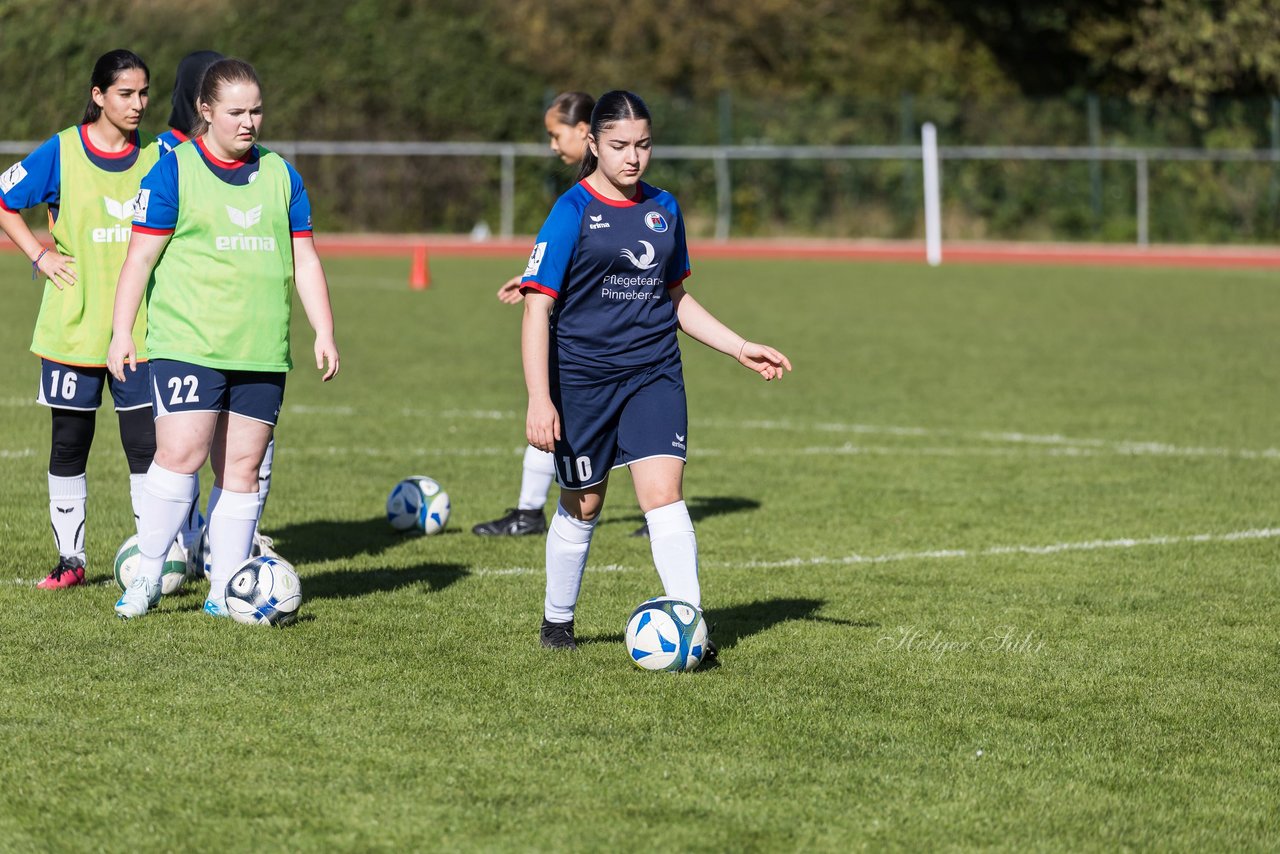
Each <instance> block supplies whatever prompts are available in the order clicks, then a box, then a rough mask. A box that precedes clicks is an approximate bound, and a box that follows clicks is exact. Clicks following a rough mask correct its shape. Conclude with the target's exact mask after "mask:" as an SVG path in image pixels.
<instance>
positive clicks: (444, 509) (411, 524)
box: [387, 475, 449, 534]
mask: <svg viewBox="0 0 1280 854" xmlns="http://www.w3.org/2000/svg"><path fill="white" fill-rule="evenodd" d="M387 521H388V522H390V523H391V527H393V528H395V529H396V530H397V531H412V530H415V529H416V530H418V531H421V532H422V533H424V534H438V533H440V532H441V531H443V530H444V526H445V525H447V524H448V523H449V493H447V492H445V491H444V489H443V488H442V487H441V486H440V484H438V483H436V482H435V481H434V480H432V479H431V478H429V477H423V476H422V475H414V476H413V477H406V478H405V479H404V480H402V481H400V482H399V483H397V484H396V485H395V488H393V489H392V490H391V494H390V495H389V496H387Z"/></svg>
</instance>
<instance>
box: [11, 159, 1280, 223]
mask: <svg viewBox="0 0 1280 854" xmlns="http://www.w3.org/2000/svg"><path fill="white" fill-rule="evenodd" d="M37 145H38V143H35V142H21V141H0V154H5V155H17V156H21V155H24V154H27V153H29V152H30V151H32V150H33V149H34V148H35V147H36V146H37ZM271 147H272V149H273V150H275V151H278V152H280V153H281V154H282V155H284V156H286V157H291V158H292V157H296V156H298V155H318V156H334V157H466V158H495V159H497V160H498V162H499V165H500V169H499V176H500V177H499V187H498V193H499V198H500V218H499V233H500V235H501V236H502V237H510V236H512V232H513V230H514V226H515V197H516V168H515V166H516V159H517V158H537V159H541V160H546V159H548V157H549V154H548V150H547V147H546V146H545V145H541V144H535V143H504V142H373V141H356V142H323V141H297V140H285V141H273V142H272V143H271ZM922 153H923V149H922V147H921V146H919V145H669V146H659V147H657V148H656V149H655V153H654V154H655V157H656V158H662V159H667V160H686V161H704V162H709V163H710V164H711V165H712V167H713V169H714V174H715V186H716V204H715V237H716V238H717V239H719V240H727V239H728V238H729V237H730V236H731V234H732V226H733V207H732V199H733V183H732V175H731V170H730V168H729V164H730V163H731V162H732V161H747V160H756V161H770V160H772V161H786V160H791V161H816V162H833V161H877V160H879V161H885V160H888V161H899V162H904V161H905V162H917V163H919V162H921V159H922ZM938 155H939V159H940V160H941V162H942V163H947V162H950V161H1032V162H1037V161H1038V162H1053V161H1058V162H1063V161H1070V162H1087V163H1091V164H1101V163H1104V162H1129V163H1132V164H1133V168H1134V175H1135V182H1134V184H1135V198H1134V219H1135V221H1136V226H1137V228H1136V231H1137V244H1138V245H1139V246H1146V245H1148V243H1149V242H1150V210H1151V199H1150V195H1151V190H1150V165H1151V164H1152V163H1164V162H1169V163H1172V162H1182V163H1186V162H1201V163H1269V164H1273V165H1277V164H1280V151H1277V150H1275V149H1203V148H1113V147H1097V146H1018V145H957V146H947V145H940V146H939V147H938ZM942 194H943V198H944V199H945V196H946V186H945V182H944V185H943V187H942ZM923 205H924V199H923V195H922V196H921V206H922V208H923Z"/></svg>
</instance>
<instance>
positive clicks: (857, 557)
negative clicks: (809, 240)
mask: <svg viewBox="0 0 1280 854" xmlns="http://www.w3.org/2000/svg"><path fill="white" fill-rule="evenodd" d="M1276 538H1280V528H1253V529H1250V530H1247V531H1232V532H1231V533H1228V534H1190V535H1183V536H1159V537H1142V538H1128V537H1126V538H1123V539H1118V540H1085V541H1084V542H1078V543H1050V544H1049V545H1042V546H992V547H990V548H985V549H927V550H924V551H916V552H890V553H888V554H880V555H863V554H850V555H843V556H838V557H821V556H820V557H793V558H787V559H785V560H773V561H767V560H757V561H707V560H704V561H702V565H703V566H705V567H709V568H710V567H716V568H725V569H790V568H794V567H804V566H858V565H865V564H880V563H902V562H904V561H917V560H918V561H929V560H957V559H966V558H981V557H998V556H1002V555H1031V556H1040V555H1053V554H1061V553H1063V552H1093V551H1105V550H1115V549H1136V548H1143V547H1147V546H1177V545H1194V544H1201V543H1234V542H1241V541H1245V540H1269V539H1276ZM590 569H591V571H593V572H626V571H630V572H641V571H644V572H650V571H652V569H653V567H652V566H649V565H645V566H643V567H640V566H634V567H628V566H619V565H616V564H615V565H612V566H608V567H600V568H596V567H590ZM471 572H472V574H473V575H482V576H489V575H493V576H506V575H532V574H536V573H541V572H543V567H527V566H513V567H502V568H495V567H480V568H477V569H473V570H472V571H471Z"/></svg>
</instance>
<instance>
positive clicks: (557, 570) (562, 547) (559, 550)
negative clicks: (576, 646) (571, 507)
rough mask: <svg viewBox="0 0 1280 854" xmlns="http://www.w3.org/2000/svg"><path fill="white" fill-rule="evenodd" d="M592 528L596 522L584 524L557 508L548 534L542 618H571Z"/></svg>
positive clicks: (555, 619) (566, 619) (558, 620)
mask: <svg viewBox="0 0 1280 854" xmlns="http://www.w3.org/2000/svg"><path fill="white" fill-rule="evenodd" d="M596 519H599V517H598V516H597V517H596ZM595 528H596V523H595V520H592V521H590V522H583V521H581V520H579V519H575V518H573V517H572V516H570V515H569V514H568V513H567V512H565V509H564V508H563V507H561V506H560V505H559V504H557V505H556V513H555V515H554V516H553V517H552V518H551V526H550V528H549V529H548V531H547V597H546V599H545V601H544V602H543V606H542V615H543V616H544V617H546V618H547V619H548V620H550V621H551V622H553V623H567V622H569V621H570V620H572V619H573V609H574V606H576V605H577V604H578V591H579V590H580V589H581V588H582V572H583V570H585V569H586V568H587V553H588V552H589V551H591V534H592V532H593V531H594V530H595Z"/></svg>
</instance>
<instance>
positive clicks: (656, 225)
mask: <svg viewBox="0 0 1280 854" xmlns="http://www.w3.org/2000/svg"><path fill="white" fill-rule="evenodd" d="M644 224H645V225H647V226H649V230H650V231H656V232H658V234H661V233H662V232H664V231H666V230H667V221H666V220H665V219H663V218H662V214H660V213H658V212H657V211H649V212H648V213H647V214H645V215H644Z"/></svg>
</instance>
